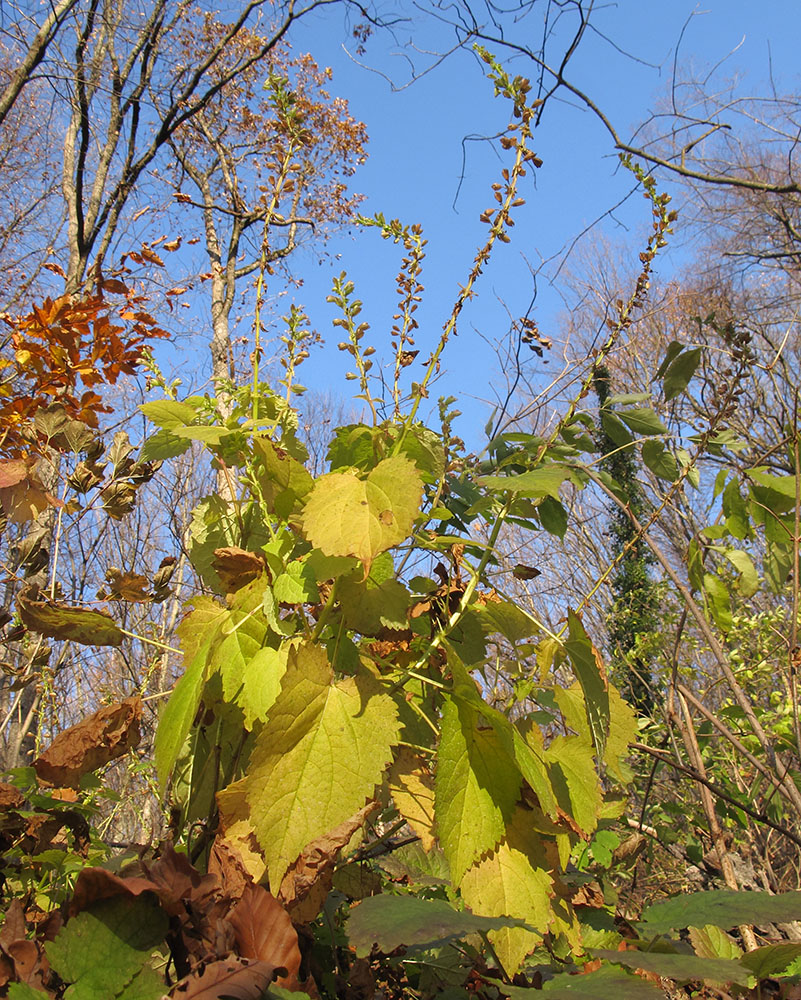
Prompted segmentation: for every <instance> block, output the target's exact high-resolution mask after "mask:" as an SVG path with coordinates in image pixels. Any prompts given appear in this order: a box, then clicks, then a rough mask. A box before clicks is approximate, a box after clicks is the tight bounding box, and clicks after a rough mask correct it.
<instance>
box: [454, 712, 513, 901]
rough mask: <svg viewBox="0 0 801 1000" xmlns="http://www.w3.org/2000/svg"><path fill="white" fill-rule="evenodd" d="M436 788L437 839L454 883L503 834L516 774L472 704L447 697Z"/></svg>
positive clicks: (510, 807)
mask: <svg viewBox="0 0 801 1000" xmlns="http://www.w3.org/2000/svg"><path fill="white" fill-rule="evenodd" d="M435 789H436V793H435V803H436V819H437V830H438V831H439V842H440V845H441V846H442V849H443V851H444V852H445V856H446V858H447V859H448V864H449V865H450V869H451V873H452V875H453V879H454V881H455V882H456V883H457V884H458V883H459V881H460V880H461V878H462V875H463V874H464V873H465V872H466V871H467V869H468V868H469V867H470V865H471V864H472V863H473V862H474V861H475V860H476V859H477V858H479V857H480V856H481V855H482V854H483V853H484V852H485V851H489V850H491V849H492V848H493V847H495V846H496V845H497V844H498V842H499V841H500V839H501V837H502V836H503V833H504V830H505V828H506V822H507V821H508V820H509V819H510V818H511V816H512V814H513V812H514V808H515V803H516V802H517V799H518V797H519V795H520V774H519V772H518V771H517V769H516V768H514V767H513V766H512V764H511V762H510V760H509V757H508V754H507V752H506V750H505V748H504V747H503V745H502V743H501V741H500V739H499V738H498V735H497V733H496V732H495V730H494V729H493V728H492V727H491V726H488V725H486V723H482V720H481V718H480V713H479V712H478V711H477V709H476V708H474V707H473V706H471V705H467V704H466V703H465V702H464V701H458V702H457V701H456V700H454V699H452V698H447V697H446V699H445V703H444V705H443V709H442V723H441V730H440V742H439V755H438V759H437V772H436V782H435Z"/></svg>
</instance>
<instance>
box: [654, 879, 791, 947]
mask: <svg viewBox="0 0 801 1000" xmlns="http://www.w3.org/2000/svg"><path fill="white" fill-rule="evenodd" d="M799 919H801V892H799V891H795V892H782V893H778V894H777V895H775V896H771V895H769V894H768V893H766V892H737V891H735V890H734V889H708V890H706V891H703V892H691V893H684V894H683V895H681V896H676V897H674V898H673V899H667V900H665V901H664V902H662V903H653V904H652V905H651V906H647V907H646V908H645V910H643V914H642V921H641V926H642V936H644V937H645V936H653V935H654V934H667V933H668V931H672V930H678V929H681V928H684V927H704V926H706V924H715V926H716V927H722V928H723V929H724V930H729V929H730V928H732V927H737V926H739V925H740V924H768V923H785V924H786V923H791V922H792V921H793V920H799Z"/></svg>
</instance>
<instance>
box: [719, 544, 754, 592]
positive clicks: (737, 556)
mask: <svg viewBox="0 0 801 1000" xmlns="http://www.w3.org/2000/svg"><path fill="white" fill-rule="evenodd" d="M723 554H724V556H725V557H726V558H727V559H728V560H729V562H730V563H731V564H732V566H734V568H735V569H736V570H737V572H738V573H739V574H740V579H739V580H738V581H737V584H738V588H739V590H740V593H741V594H742V595H743V597H751V596H752V595H754V594H755V593H756V592H757V590H758V589H759V577H758V576H757V571H756V566H754V561H753V559H752V558H751V556H750V555H749V554H748V553H747V552H743V551H742V549H726V551H725V552H724V553H723Z"/></svg>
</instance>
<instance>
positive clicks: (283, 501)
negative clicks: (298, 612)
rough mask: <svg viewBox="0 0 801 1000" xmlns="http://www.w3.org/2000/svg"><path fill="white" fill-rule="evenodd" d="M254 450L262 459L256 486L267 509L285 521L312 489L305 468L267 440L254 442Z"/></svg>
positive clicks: (311, 483) (311, 482)
mask: <svg viewBox="0 0 801 1000" xmlns="http://www.w3.org/2000/svg"><path fill="white" fill-rule="evenodd" d="M253 450H254V452H255V453H256V455H257V456H258V457H259V459H260V460H261V469H260V470H259V486H260V488H261V493H262V498H263V499H264V502H265V503H266V504H267V507H268V509H269V510H271V511H273V512H275V513H276V514H277V515H278V516H279V517H282V518H288V517H289V515H290V514H291V513H292V511H293V510H294V509H295V507H296V505H297V503H298V501H300V500H301V499H302V498H303V497H305V496H306V495H307V494H308V493H309V492H310V491H311V489H312V487H313V486H314V480H313V479H312V477H311V475H310V474H309V471H308V469H306V467H305V466H304V465H302V464H301V463H300V462H299V461H298V460H297V459H296V458H293V457H292V456H291V455H290V454H289V453H288V452H286V451H284V450H283V449H282V448H278V447H276V445H275V444H274V443H273V442H272V441H271V440H270V439H269V438H267V437H256V438H254V439H253Z"/></svg>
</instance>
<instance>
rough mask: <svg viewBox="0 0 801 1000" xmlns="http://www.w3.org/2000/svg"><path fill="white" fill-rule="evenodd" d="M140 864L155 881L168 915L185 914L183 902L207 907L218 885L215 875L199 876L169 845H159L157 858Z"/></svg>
mask: <svg viewBox="0 0 801 1000" xmlns="http://www.w3.org/2000/svg"><path fill="white" fill-rule="evenodd" d="M141 867H142V871H143V872H144V874H145V876H146V877H147V878H148V879H150V880H151V881H152V882H154V883H155V885H156V889H155V891H156V892H157V893H158V896H159V899H160V900H161V905H162V906H163V907H164V909H165V910H166V911H167V913H169V914H170V915H171V916H174V915H177V914H183V913H185V911H186V907H185V906H184V903H190V904H191V905H192V906H193V907H194V908H195V909H196V910H199V911H202V910H203V909H204V908H208V907H209V906H210V904H211V903H212V901H213V898H214V896H215V895H216V894H217V893H218V892H219V891H220V888H221V887H220V882H219V880H218V878H217V876H216V875H212V874H207V875H201V874H200V872H199V871H198V870H197V869H196V868H194V867H193V866H192V864H191V863H190V861H189V859H188V858H187V857H186V855H185V854H178V853H177V852H176V851H175V849H174V848H173V846H172V845H171V844H165V845H164V847H162V849H161V856H160V857H159V859H158V860H157V861H150V862H147V863H146V862H141Z"/></svg>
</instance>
